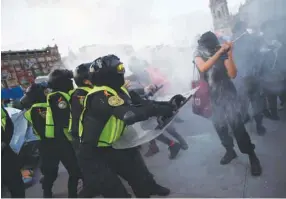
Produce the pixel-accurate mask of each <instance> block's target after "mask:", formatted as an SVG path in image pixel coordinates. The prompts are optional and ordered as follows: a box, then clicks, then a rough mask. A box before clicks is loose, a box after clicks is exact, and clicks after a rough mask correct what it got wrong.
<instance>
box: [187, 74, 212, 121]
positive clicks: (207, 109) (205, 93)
mask: <svg viewBox="0 0 286 199" xmlns="http://www.w3.org/2000/svg"><path fill="white" fill-rule="evenodd" d="M198 86H199V87H200V88H199V89H198V90H197V92H196V93H195V94H194V97H193V104H192V108H193V113H194V114H196V115H200V116H203V117H205V118H210V117H211V115H212V111H211V103H210V93H209V85H208V83H207V82H206V81H205V80H203V79H200V80H196V81H192V89H194V88H196V87H198Z"/></svg>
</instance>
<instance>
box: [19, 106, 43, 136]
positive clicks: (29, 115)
mask: <svg viewBox="0 0 286 199" xmlns="http://www.w3.org/2000/svg"><path fill="white" fill-rule="evenodd" d="M34 108H48V104H47V103H37V104H34V105H33V106H32V107H31V108H30V109H29V110H27V111H26V112H25V113H24V117H25V118H26V120H27V121H28V122H29V123H30V124H31V126H32V128H33V130H34V131H33V132H34V134H35V135H36V136H37V137H38V138H39V139H41V137H40V134H39V132H37V131H36V129H35V128H34V123H33V120H32V110H33V109H34Z"/></svg>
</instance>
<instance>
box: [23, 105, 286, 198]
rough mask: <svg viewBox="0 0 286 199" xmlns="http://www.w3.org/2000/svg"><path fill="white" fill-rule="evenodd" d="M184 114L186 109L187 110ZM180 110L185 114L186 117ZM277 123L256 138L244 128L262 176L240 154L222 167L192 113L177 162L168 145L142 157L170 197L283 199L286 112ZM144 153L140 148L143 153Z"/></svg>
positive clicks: (203, 124) (207, 128) (213, 140)
mask: <svg viewBox="0 0 286 199" xmlns="http://www.w3.org/2000/svg"><path fill="white" fill-rule="evenodd" d="M186 111H190V109H189V110H186ZM186 111H185V112H184V113H183V115H185V114H187V112H186ZM280 116H281V119H282V120H281V121H278V122H275V121H270V120H267V119H265V125H266V127H267V129H268V133H267V134H266V135H265V136H263V137H260V136H257V135H256V133H255V128H254V125H253V124H252V123H250V124H248V125H247V129H248V130H249V131H250V134H251V137H252V139H253V142H254V143H255V144H256V149H257V150H256V151H257V154H258V156H259V158H260V160H261V164H262V166H263V175H262V176H261V177H252V176H251V175H250V171H249V164H248V158H247V157H246V156H245V155H243V154H241V153H240V152H239V151H238V150H237V152H238V158H237V159H236V160H234V161H233V162H232V163H231V164H229V165H226V166H221V165H220V164H219V160H220V158H221V156H222V155H223V154H224V149H223V148H222V147H221V145H220V143H219V140H218V138H217V136H216V133H215V132H214V129H213V127H212V125H211V123H210V122H209V121H207V120H205V119H203V118H200V117H198V116H195V115H188V120H187V121H186V122H185V123H184V124H180V125H177V127H178V131H179V132H180V133H182V134H183V135H184V136H185V138H186V139H187V141H188V143H189V145H190V148H189V150H188V151H182V152H180V154H179V156H178V158H177V159H176V160H169V159H168V157H167V156H168V151H167V147H166V146H164V145H162V144H160V149H161V152H160V153H159V154H157V155H156V156H154V157H151V158H148V159H146V162H147V164H148V166H149V168H150V170H151V171H152V172H153V173H154V175H155V177H156V179H157V181H158V182H159V183H160V184H162V185H164V186H167V187H169V188H171V190H172V194H171V195H170V197H263V198H264V197H271V198H278V197H282V198H285V197H286V122H285V121H286V113H284V112H280ZM145 151H146V147H143V149H142V152H145ZM66 185H67V174H66V172H65V170H64V169H61V171H60V174H59V177H58V180H57V181H56V183H55V186H54V193H55V196H56V197H67V194H66V193H67V188H66ZM26 193H27V197H41V196H42V193H41V186H40V185H39V184H36V185H34V186H33V187H31V188H29V189H27V192H26Z"/></svg>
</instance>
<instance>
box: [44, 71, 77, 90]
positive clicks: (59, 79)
mask: <svg viewBox="0 0 286 199" xmlns="http://www.w3.org/2000/svg"><path fill="white" fill-rule="evenodd" d="M72 78H73V72H72V71H71V70H67V69H55V70H54V71H52V72H51V73H50V74H49V75H48V81H47V82H48V87H49V88H51V89H53V90H59V91H63V92H68V91H69V90H72V89H73V81H72Z"/></svg>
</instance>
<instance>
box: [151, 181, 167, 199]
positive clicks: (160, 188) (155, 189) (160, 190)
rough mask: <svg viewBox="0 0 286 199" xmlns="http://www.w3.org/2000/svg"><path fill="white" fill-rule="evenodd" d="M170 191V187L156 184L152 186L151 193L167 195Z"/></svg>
mask: <svg viewBox="0 0 286 199" xmlns="http://www.w3.org/2000/svg"><path fill="white" fill-rule="evenodd" d="M170 192H171V191H170V189H168V188H166V187H163V186H161V185H158V184H156V185H154V186H153V187H152V190H151V195H157V196H168V195H169V194H170Z"/></svg>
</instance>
